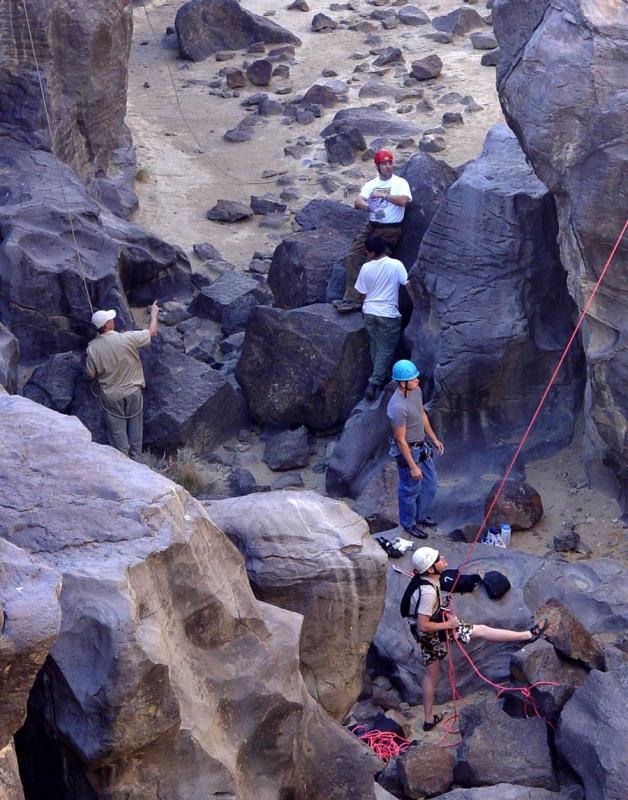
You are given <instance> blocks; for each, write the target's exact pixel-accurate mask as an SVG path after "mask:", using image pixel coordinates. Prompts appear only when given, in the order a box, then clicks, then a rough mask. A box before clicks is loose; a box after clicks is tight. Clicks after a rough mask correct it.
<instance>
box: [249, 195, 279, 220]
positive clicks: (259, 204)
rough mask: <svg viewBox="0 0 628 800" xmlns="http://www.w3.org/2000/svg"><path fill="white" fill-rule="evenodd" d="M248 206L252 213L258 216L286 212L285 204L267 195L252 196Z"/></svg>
mask: <svg viewBox="0 0 628 800" xmlns="http://www.w3.org/2000/svg"><path fill="white" fill-rule="evenodd" d="M250 205H251V209H252V211H253V213H254V214H259V215H265V214H276V213H277V212H282V211H285V210H286V204H285V203H282V202H280V201H279V200H278V199H277V198H275V197H273V196H272V195H267V196H266V197H257V196H256V195H254V194H252V195H251V204H250Z"/></svg>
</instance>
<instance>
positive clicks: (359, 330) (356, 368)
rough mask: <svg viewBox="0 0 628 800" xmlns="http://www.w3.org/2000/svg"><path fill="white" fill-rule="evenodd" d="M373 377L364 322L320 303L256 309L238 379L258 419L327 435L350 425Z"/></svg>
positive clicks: (238, 368) (238, 369) (252, 316)
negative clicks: (341, 425)
mask: <svg viewBox="0 0 628 800" xmlns="http://www.w3.org/2000/svg"><path fill="white" fill-rule="evenodd" d="M370 371H371V362H370V358H369V355H368V346H367V342H366V334H365V332H364V328H363V325H362V320H361V319H360V318H359V316H358V315H357V314H350V315H344V316H343V315H341V314H338V313H337V312H336V310H335V309H334V308H333V306H331V305H325V304H322V303H317V304H314V305H311V306H306V307H305V308H297V309H293V310H290V311H284V310H282V309H279V308H262V307H258V308H256V309H254V311H253V313H252V314H251V317H250V320H249V325H248V328H247V330H246V336H245V339H244V347H243V349H242V356H241V358H240V361H239V362H238V366H237V368H236V378H237V380H238V383H239V384H240V385H241V386H242V388H243V390H244V393H245V395H246V398H247V400H248V403H249V409H250V412H251V415H252V416H253V418H254V419H256V420H258V421H260V422H265V423H270V424H281V425H294V424H305V425H307V426H308V427H311V428H314V429H315V430H325V429H327V428H331V427H332V426H333V425H338V424H339V423H341V422H344V421H345V420H346V419H347V417H348V416H349V413H350V412H351V409H352V408H353V406H354V405H355V404H356V403H357V401H358V400H359V399H360V397H361V395H362V393H363V391H364V387H365V386H366V383H367V381H368V376H369V374H370Z"/></svg>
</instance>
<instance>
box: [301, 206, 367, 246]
mask: <svg viewBox="0 0 628 800" xmlns="http://www.w3.org/2000/svg"><path fill="white" fill-rule="evenodd" d="M294 219H295V222H296V223H297V225H298V226H299V228H300V229H301V230H302V231H310V230H319V229H321V230H331V231H333V232H334V233H337V234H341V235H342V236H344V237H345V238H346V239H348V240H349V241H352V240H353V239H354V238H355V236H357V234H358V233H359V232H360V231H361V230H362V228H363V227H364V225H365V224H366V221H367V215H366V212H365V211H360V210H359V209H357V208H353V207H352V206H350V205H347V204H346V203H339V202H338V201H337V200H321V199H315V200H310V202H309V203H307V204H306V205H304V206H303V208H302V209H301V210H300V211H297V214H296V216H295V218H294Z"/></svg>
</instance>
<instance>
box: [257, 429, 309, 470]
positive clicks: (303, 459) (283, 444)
mask: <svg viewBox="0 0 628 800" xmlns="http://www.w3.org/2000/svg"><path fill="white" fill-rule="evenodd" d="M309 460H310V449H309V445H308V440H307V428H305V427H304V426H303V425H301V426H300V427H299V428H297V429H296V430H294V431H282V432H281V433H277V434H275V435H274V436H271V437H270V439H268V440H267V442H266V446H265V447H264V462H265V463H266V464H268V466H269V467H270V468H271V469H274V470H283V469H297V468H298V467H306V466H307V464H308V461H309Z"/></svg>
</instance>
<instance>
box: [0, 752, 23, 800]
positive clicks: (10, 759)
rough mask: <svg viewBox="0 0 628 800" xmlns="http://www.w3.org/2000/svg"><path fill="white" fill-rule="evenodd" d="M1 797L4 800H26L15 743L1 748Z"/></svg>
mask: <svg viewBox="0 0 628 800" xmlns="http://www.w3.org/2000/svg"><path fill="white" fill-rule="evenodd" d="M0 797H2V800H24V792H23V791H22V781H21V780H20V771H19V767H18V765H17V756H16V755H15V746H14V744H13V741H11V742H10V744H7V745H6V746H5V747H3V748H0Z"/></svg>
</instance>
